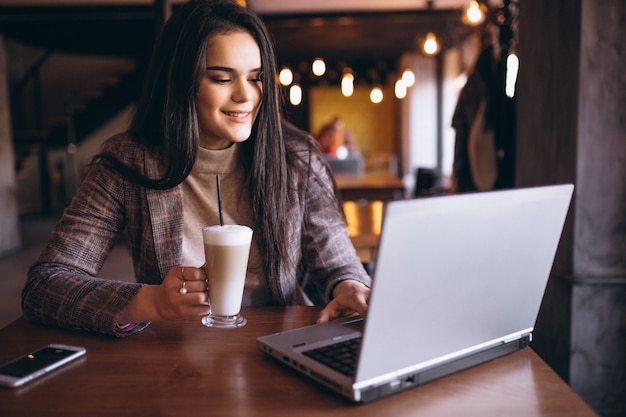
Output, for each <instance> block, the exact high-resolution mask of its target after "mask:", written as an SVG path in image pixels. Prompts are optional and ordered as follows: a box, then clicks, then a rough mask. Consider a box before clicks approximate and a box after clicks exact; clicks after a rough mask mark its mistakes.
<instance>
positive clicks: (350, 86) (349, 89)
mask: <svg viewBox="0 0 626 417" xmlns="http://www.w3.org/2000/svg"><path fill="white" fill-rule="evenodd" d="M353 93H354V75H352V74H351V73H349V72H346V73H345V74H343V77H342V78H341V94H343V96H344V97H350V96H352V94H353Z"/></svg>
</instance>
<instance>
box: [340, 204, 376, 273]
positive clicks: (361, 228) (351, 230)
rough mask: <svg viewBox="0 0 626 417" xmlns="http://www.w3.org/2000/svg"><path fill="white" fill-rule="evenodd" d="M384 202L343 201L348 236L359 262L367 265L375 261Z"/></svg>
mask: <svg viewBox="0 0 626 417" xmlns="http://www.w3.org/2000/svg"><path fill="white" fill-rule="evenodd" d="M383 209H384V202H382V201H365V202H363V201H345V202H344V203H343V211H344V213H345V214H346V221H347V223H348V236H350V240H352V245H354V249H356V252H357V254H358V255H359V258H361V262H363V263H364V264H369V263H371V262H372V261H374V260H375V259H376V251H377V250H378V241H379V239H380V230H381V227H382V222H383Z"/></svg>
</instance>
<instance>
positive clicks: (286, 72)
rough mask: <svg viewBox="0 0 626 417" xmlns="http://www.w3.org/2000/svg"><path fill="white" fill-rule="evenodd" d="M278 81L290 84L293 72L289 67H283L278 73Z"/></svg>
mask: <svg viewBox="0 0 626 417" xmlns="http://www.w3.org/2000/svg"><path fill="white" fill-rule="evenodd" d="M278 81H279V82H280V83H281V84H282V85H289V84H291V83H292V82H293V72H291V70H290V69H289V68H286V67H285V68H283V69H282V70H280V73H279V74H278Z"/></svg>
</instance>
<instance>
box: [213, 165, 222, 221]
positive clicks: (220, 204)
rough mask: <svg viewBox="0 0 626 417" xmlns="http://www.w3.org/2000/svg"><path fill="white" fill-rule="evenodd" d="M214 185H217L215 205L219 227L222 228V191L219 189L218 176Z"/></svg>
mask: <svg viewBox="0 0 626 417" xmlns="http://www.w3.org/2000/svg"><path fill="white" fill-rule="evenodd" d="M215 183H216V184H217V205H218V207H219V212H220V226H224V217H223V215H222V190H221V188H220V176H219V175H216V176H215Z"/></svg>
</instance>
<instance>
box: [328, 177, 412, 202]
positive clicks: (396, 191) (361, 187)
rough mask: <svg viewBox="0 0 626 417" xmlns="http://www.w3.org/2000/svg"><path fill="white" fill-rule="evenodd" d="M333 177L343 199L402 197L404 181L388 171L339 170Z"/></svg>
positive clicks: (386, 199) (385, 199)
mask: <svg viewBox="0 0 626 417" xmlns="http://www.w3.org/2000/svg"><path fill="white" fill-rule="evenodd" d="M334 177H335V181H336V182H337V187H338V188H339V192H340V194H341V198H342V199H343V200H344V201H359V200H369V201H373V200H380V201H389V200H400V199H403V198H404V192H405V190H404V183H403V182H402V180H401V179H400V178H398V177H396V176H394V175H391V174H390V173H388V172H367V171H366V172H363V173H359V174H355V173H343V172H339V173H336V174H334Z"/></svg>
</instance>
